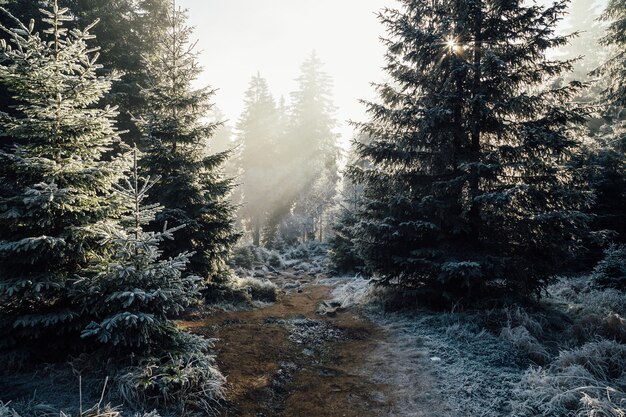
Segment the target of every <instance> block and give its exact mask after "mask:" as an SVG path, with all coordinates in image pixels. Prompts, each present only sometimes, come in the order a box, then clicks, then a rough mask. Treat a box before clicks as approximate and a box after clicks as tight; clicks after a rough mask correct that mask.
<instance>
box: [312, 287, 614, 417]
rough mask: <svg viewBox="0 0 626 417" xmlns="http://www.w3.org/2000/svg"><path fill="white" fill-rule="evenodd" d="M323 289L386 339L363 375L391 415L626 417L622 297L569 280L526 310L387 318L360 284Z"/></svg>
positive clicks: (381, 299) (378, 300)
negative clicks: (389, 397) (389, 394)
mask: <svg viewBox="0 0 626 417" xmlns="http://www.w3.org/2000/svg"><path fill="white" fill-rule="evenodd" d="M324 283H327V284H333V285H335V289H334V291H333V297H334V300H333V301H336V302H337V303H340V304H341V305H342V306H343V307H349V306H357V307H360V308H362V309H363V311H365V312H366V313H367V314H368V315H369V317H370V318H371V319H372V320H374V321H375V322H376V323H378V324H379V325H380V326H381V327H382V328H383V329H385V331H386V333H387V335H388V337H387V340H386V341H384V342H381V344H380V345H379V347H378V349H377V351H376V352H374V354H373V355H372V358H371V359H370V361H369V362H368V363H367V364H365V365H364V369H363V373H364V375H368V376H370V377H372V378H374V379H375V380H376V381H377V382H380V383H385V384H389V385H391V386H392V387H393V392H394V395H395V398H394V404H395V407H394V409H393V410H390V412H389V414H388V415H389V416H394V417H405V416H406V417H408V416H411V417H412V416H431V415H437V416H451V417H456V416H486V417H492V416H493V417H496V416H498V417H501V416H515V417H531V416H532V417H538V416H545V417H583V416H585V417H605V416H608V417H617V416H619V417H626V394H625V392H626V345H625V344H624V343H625V342H626V321H625V320H624V318H623V317H624V314H625V313H626V294H625V293H623V292H620V291H617V290H614V289H600V288H598V287H597V286H594V285H593V284H592V280H591V279H590V278H589V277H576V278H568V279H562V280H560V281H559V282H557V283H556V284H554V285H553V286H551V287H550V288H549V289H548V293H549V296H548V297H546V298H544V299H543V300H542V301H540V302H538V303H537V304H535V305H531V306H509V307H501V308H497V309H492V310H480V311H452V312H436V311H431V310H428V309H422V310H418V311H415V310H414V311H412V312H394V313H390V312H386V311H385V308H384V306H385V305H388V302H389V300H393V299H397V296H396V295H395V294H393V293H391V292H390V291H389V290H381V289H376V288H374V287H373V286H371V285H370V283H369V281H368V280H366V279H362V278H358V277H357V278H354V279H348V278H343V279H330V280H325V281H324ZM424 410H426V411H424Z"/></svg>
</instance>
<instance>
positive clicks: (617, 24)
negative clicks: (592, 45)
mask: <svg viewBox="0 0 626 417" xmlns="http://www.w3.org/2000/svg"><path fill="white" fill-rule="evenodd" d="M602 19H603V20H605V21H607V22H609V26H608V27H607V29H606V34H605V35H604V37H603V38H602V39H601V40H600V43H601V44H602V45H604V46H606V47H610V48H612V52H613V54H612V56H611V57H610V58H609V59H608V60H607V62H606V63H604V64H603V65H602V66H601V67H600V68H599V69H598V70H597V71H596V73H597V74H599V75H601V76H602V77H603V80H604V82H606V83H607V88H606V90H605V96H606V98H607V100H608V101H609V102H610V104H612V105H617V106H622V107H626V83H625V82H624V81H625V80H626V1H625V0H609V3H608V6H607V8H606V10H605V11H604V14H603V15H602Z"/></svg>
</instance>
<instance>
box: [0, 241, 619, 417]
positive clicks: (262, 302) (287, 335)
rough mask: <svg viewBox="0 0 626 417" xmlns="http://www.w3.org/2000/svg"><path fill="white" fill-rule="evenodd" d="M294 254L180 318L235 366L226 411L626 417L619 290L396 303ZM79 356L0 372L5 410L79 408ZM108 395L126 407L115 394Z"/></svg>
mask: <svg viewBox="0 0 626 417" xmlns="http://www.w3.org/2000/svg"><path fill="white" fill-rule="evenodd" d="M297 251H299V252H298V253H294V251H292V252H290V253H287V254H284V253H269V252H268V253H263V254H261V255H259V254H255V256H254V258H255V259H254V261H253V262H252V263H250V264H248V263H247V262H243V264H244V265H246V266H247V267H249V268H246V267H238V269H239V270H238V274H239V275H240V278H237V279H236V280H235V283H234V285H235V286H240V287H243V288H245V290H246V292H247V293H248V294H250V296H251V299H254V300H255V301H253V302H252V303H251V304H250V303H248V304H245V303H237V302H233V303H230V304H224V303H222V304H221V305H219V307H212V308H211V309H210V310H204V309H202V310H195V311H191V312H190V313H189V314H187V315H186V316H185V317H184V318H182V319H181V320H179V322H178V323H179V326H180V327H182V328H185V329H187V330H190V331H192V332H193V333H196V334H199V335H203V336H206V337H207V338H215V354H216V356H217V363H218V366H219V368H220V369H221V370H222V372H224V374H225V375H226V376H227V392H226V401H225V402H224V403H222V404H220V405H219V406H218V407H216V409H215V413H216V414H217V415H220V416H257V417H259V416H284V417H291V416H293V417H296V416H316V417H324V416H328V417H335V416H347V417H368V416H372V417H377V416H378V417H386V416H389V417H392V416H393V417H404V416H406V417H417V416H450V417H453V416H454V417H456V416H487V417H492V416H493V417H495V416H537V415H543V416H590V415H594V416H623V415H624V405H625V404H624V403H625V401H626V395H624V392H625V388H626V375H625V373H624V370H625V369H626V347H625V345H624V344H622V343H623V342H624V340H626V325H625V323H624V320H623V319H622V317H623V315H624V314H625V313H626V303H625V301H626V300H625V299H624V295H623V294H621V293H619V292H617V291H614V290H599V289H594V288H591V287H589V285H588V284H587V282H588V281H589V280H588V278H587V277H584V276H580V277H573V278H572V277H569V278H562V279H560V280H559V282H557V283H555V284H554V285H552V286H551V287H550V288H549V289H548V292H547V294H546V296H545V297H544V298H543V299H542V301H540V302H539V303H538V304H535V305H533V306H532V307H531V306H528V307H523V306H519V305H517V306H508V307H507V306H500V307H498V308H493V309H488V310H485V309H483V310H476V311H470V310H462V311H459V310H451V311H450V310H448V311H433V310H429V309H425V308H420V307H419V306H417V307H416V308H413V309H411V310H409V311H390V309H389V306H390V305H392V304H393V298H394V297H395V296H397V295H396V294H393V293H392V292H390V291H389V290H380V289H377V288H376V287H375V286H374V285H372V283H371V281H370V280H368V279H366V278H363V277H361V276H356V277H355V276H344V277H336V276H333V275H334V274H333V273H332V271H330V270H329V269H328V265H327V261H326V257H325V253H324V250H323V248H322V249H320V248H318V247H306V246H305V247H301V248H299V249H298V250H297ZM297 251H296V252H297ZM239 260H240V261H241V259H239ZM272 265H273V266H272ZM254 276H256V278H255V277H254ZM84 365H86V364H84V363H83V364H82V365H81V362H80V358H79V359H77V360H76V361H74V362H73V363H71V364H70V365H60V366H54V367H50V368H49V369H45V370H40V371H38V372H37V373H35V374H32V373H25V374H24V375H19V376H16V377H14V378H11V380H10V381H8V380H6V381H4V384H3V385H2V386H0V397H1V400H2V401H5V405H6V406H5V407H4V408H0V416H2V417H14V414H12V411H11V408H9V406H11V405H12V404H13V405H14V406H16V408H17V409H20V410H27V411H26V412H24V411H21V413H20V415H21V416H22V417H25V416H30V415H33V416H43V415H49V413H50V412H51V410H59V409H62V410H64V411H65V412H67V413H69V414H71V415H80V411H79V410H77V407H78V403H79V401H78V376H77V375H78V373H81V374H82V377H81V379H82V384H83V392H82V393H81V395H82V397H83V398H82V401H83V402H84V403H85V404H92V403H95V402H96V401H98V398H99V397H100V395H101V394H102V392H101V391H102V388H103V381H102V378H101V376H98V377H96V376H95V375H94V376H93V377H90V375H89V367H87V368H84V367H83V368H81V366H84ZM78 369H80V371H78ZM72 370H74V371H75V372H72ZM103 398H104V402H105V403H106V402H109V403H111V404H117V402H116V401H117V400H116V393H106V395H105V396H104V397H103ZM11 400H13V402H12V403H8V404H7V402H8V401H11ZM42 404H45V405H42ZM84 408H85V409H86V408H88V407H86V406H85V407H84ZM594 413H595V414H594ZM84 415H86V414H84ZM112 415H115V414H112ZM125 415H132V414H129V413H126V414H125Z"/></svg>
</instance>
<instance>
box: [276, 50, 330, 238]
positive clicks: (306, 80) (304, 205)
mask: <svg viewBox="0 0 626 417" xmlns="http://www.w3.org/2000/svg"><path fill="white" fill-rule="evenodd" d="M322 68H323V64H322V61H321V60H320V59H319V57H318V56H317V55H316V54H315V52H313V53H312V54H311V56H310V57H309V58H307V60H305V62H304V63H303V64H302V66H301V68H300V71H301V74H300V76H299V77H298V78H297V82H298V90H296V91H295V92H293V93H292V94H291V107H290V114H289V122H288V123H289V126H288V128H287V135H286V137H285V141H286V143H285V145H284V146H283V147H282V148H283V152H284V153H283V155H285V158H284V161H283V163H284V166H285V168H286V170H285V172H288V175H289V176H291V178H290V179H289V181H285V182H286V183H287V184H290V185H291V186H292V188H293V195H292V197H291V201H293V207H292V213H293V215H294V217H295V220H297V221H298V222H299V223H300V231H301V235H302V237H301V238H302V239H303V240H306V239H316V238H319V239H320V240H323V237H324V234H323V233H324V231H323V226H324V214H325V213H326V211H327V210H328V208H329V207H330V205H331V203H332V200H333V198H334V196H335V195H336V187H337V183H338V181H339V169H338V159H339V150H338V146H337V139H338V135H337V134H336V133H335V131H334V129H335V127H336V124H337V122H336V120H335V119H334V113H335V107H334V106H333V104H332V100H331V86H332V83H331V79H330V77H329V76H328V74H326V73H325V72H324V71H323V69H322Z"/></svg>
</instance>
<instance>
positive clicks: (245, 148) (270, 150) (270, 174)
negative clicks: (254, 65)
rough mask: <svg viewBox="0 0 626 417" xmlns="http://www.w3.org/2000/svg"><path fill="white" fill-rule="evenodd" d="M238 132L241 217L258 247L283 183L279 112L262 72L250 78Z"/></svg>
mask: <svg viewBox="0 0 626 417" xmlns="http://www.w3.org/2000/svg"><path fill="white" fill-rule="evenodd" d="M237 131H238V145H239V149H238V150H239V154H238V161H237V162H238V165H239V167H240V168H239V169H240V178H239V181H240V182H241V186H240V190H241V192H242V193H243V204H242V206H241V208H240V209H239V217H240V218H241V219H243V220H244V221H245V223H246V224H247V226H248V227H247V228H248V230H250V232H251V234H252V242H253V244H254V245H256V246H259V245H260V243H261V232H262V231H263V230H264V229H265V228H266V227H267V226H268V215H269V213H270V210H271V209H272V207H274V205H275V204H276V202H275V201H274V199H273V198H272V196H273V195H275V193H277V190H278V189H279V188H280V186H281V184H280V183H278V182H277V175H278V172H277V168H279V166H278V164H276V159H277V156H278V151H277V140H278V138H279V135H280V130H279V115H278V110H277V108H276V102H275V101H274V98H273V97H272V95H271V93H270V92H269V88H268V85H267V81H266V80H265V79H264V78H263V77H261V75H260V74H257V75H256V76H254V77H253V78H252V80H251V81H250V85H249V88H248V90H247V91H246V94H245V108H244V111H243V113H242V115H241V118H240V120H239V123H238V124H237Z"/></svg>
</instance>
